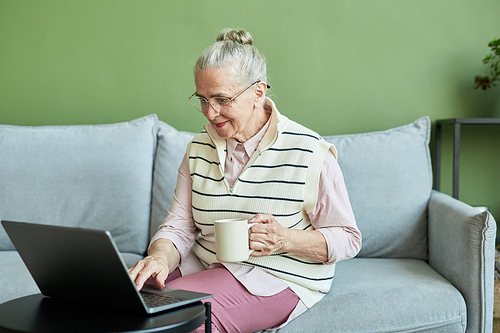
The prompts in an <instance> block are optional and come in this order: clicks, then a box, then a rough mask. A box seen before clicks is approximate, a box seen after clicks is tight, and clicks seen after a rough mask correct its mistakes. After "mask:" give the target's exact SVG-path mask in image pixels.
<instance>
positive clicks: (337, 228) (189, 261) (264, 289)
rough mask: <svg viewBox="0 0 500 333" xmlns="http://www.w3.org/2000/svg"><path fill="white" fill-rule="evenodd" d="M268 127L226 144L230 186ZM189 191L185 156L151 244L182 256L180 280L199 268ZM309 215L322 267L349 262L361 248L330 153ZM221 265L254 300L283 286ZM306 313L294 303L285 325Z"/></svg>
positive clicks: (255, 271)
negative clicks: (168, 246) (160, 243)
mask: <svg viewBox="0 0 500 333" xmlns="http://www.w3.org/2000/svg"><path fill="white" fill-rule="evenodd" d="M269 123H270V121H268V122H267V123H266V125H265V126H264V127H263V128H262V129H261V130H260V131H259V132H258V133H257V134H256V135H255V136H254V137H252V138H251V139H249V140H248V141H246V142H244V143H239V142H237V141H234V140H226V144H227V154H226V161H225V167H224V177H225V178H226V180H227V181H228V183H229V184H230V185H232V184H234V182H235V181H236V179H237V178H238V176H239V175H240V173H241V171H242V170H243V169H244V167H245V165H246V164H247V163H248V161H249V160H250V157H251V156H252V154H253V153H254V151H255V150H256V148H257V146H258V145H259V142H260V141H261V140H262V138H263V137H264V134H265V133H266V131H267V129H268V127H269ZM191 189H192V180H191V176H190V171H189V164H188V159H187V156H184V159H183V161H182V164H181V166H180V168H179V174H178V178H177V187H176V189H175V194H174V199H173V201H172V205H171V207H170V209H169V213H168V216H167V218H166V219H165V221H164V222H163V224H162V225H161V226H160V228H159V229H158V232H157V233H156V234H155V236H154V237H153V239H152V240H151V243H153V242H154V241H155V240H157V239H159V238H168V239H170V240H171V241H172V242H173V243H174V245H175V246H176V247H177V250H178V251H179V253H180V256H181V263H182V264H181V266H180V270H181V272H182V274H183V275H185V274H189V273H194V272H195V271H198V270H200V269H202V267H201V265H199V263H198V262H197V260H194V258H193V256H192V255H190V252H189V251H190V249H191V246H192V245H193V243H194V241H195V236H196V232H197V230H198V229H197V228H196V226H195V224H194V222H193V217H192V211H191ZM308 216H309V218H310V221H311V224H312V226H313V227H314V228H315V229H316V230H318V231H320V232H321V233H322V234H323V236H324V237H325V240H326V243H327V247H328V261H327V262H325V264H333V263H335V262H338V261H341V260H344V259H349V258H352V257H354V256H355V255H356V254H357V253H358V252H359V250H360V249H361V233H360V232H359V229H358V227H357V225H356V220H355V218H354V214H353V211H352V208H351V204H350V202H349V197H348V195H347V190H346V187H345V184H344V178H343V175H342V172H341V170H340V167H339V165H338V163H337V160H336V159H335V157H334V156H333V154H331V153H327V155H326V157H325V160H324V162H323V166H322V169H321V175H320V182H319V190H318V200H317V202H316V205H315V207H314V208H313V210H312V211H311V212H310V213H309V214H308ZM215 265H220V264H215ZM223 265H224V266H225V267H226V268H227V269H228V270H229V271H230V272H231V273H232V274H233V276H234V277H235V278H236V279H238V280H239V281H240V282H241V283H242V284H243V285H244V286H245V288H246V289H247V290H248V291H249V292H250V293H252V294H254V295H259V296H269V295H274V294H276V293H278V292H281V291H283V290H284V289H286V288H287V287H288V286H287V285H286V284H285V283H284V282H283V281H282V280H280V279H279V278H277V277H275V276H273V275H271V274H269V273H267V272H265V271H264V270H262V269H260V268H258V267H249V266H243V265H238V264H232V263H223ZM306 309H307V308H306V306H305V305H304V304H303V303H302V302H299V304H298V305H297V307H296V308H295V310H294V311H293V313H292V314H291V316H290V317H289V319H288V321H290V320H292V319H293V318H295V317H296V316H298V315H299V314H301V313H302V312H304V311H305V310H306ZM288 321H287V322H288Z"/></svg>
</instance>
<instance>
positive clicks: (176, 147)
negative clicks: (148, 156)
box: [150, 121, 195, 237]
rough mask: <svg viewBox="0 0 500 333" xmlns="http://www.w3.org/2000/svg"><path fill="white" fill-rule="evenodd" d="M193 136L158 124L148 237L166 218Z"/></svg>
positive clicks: (160, 122)
mask: <svg viewBox="0 0 500 333" xmlns="http://www.w3.org/2000/svg"><path fill="white" fill-rule="evenodd" d="M194 135H195V134H194V133H190V132H182V131H178V130H176V129H175V128H173V127H172V126H170V125H168V124H166V123H164V122H163V121H159V122H158V145H157V147H156V158H155V164H154V176H153V180H154V181H153V198H152V201H151V229H150V237H153V235H154V234H155V233H156V231H157V230H158V227H159V226H160V224H162V222H163V221H164V220H165V218H166V217H167V214H168V209H169V208H170V204H171V203H172V199H173V197H174V191H175V186H176V184H177V172H178V170H179V166H180V165H181V163H182V159H183V158H184V155H185V153H186V148H187V145H188V143H189V142H190V141H191V140H192V139H193V137H194Z"/></svg>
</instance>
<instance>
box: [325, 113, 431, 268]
mask: <svg viewBox="0 0 500 333" xmlns="http://www.w3.org/2000/svg"><path fill="white" fill-rule="evenodd" d="M324 138H325V140H327V141H328V142H331V143H333V144H335V146H336V147H337V150H338V156H339V158H338V161H339V164H340V167H341V168H342V172H343V174H344V179H345V183H346V186H347V190H348V193H349V198H350V200H351V204H352V208H353V210H354V215H355V217H356V221H357V224H358V227H359V229H360V231H361V233H362V235H363V246H362V248H361V251H360V253H359V255H358V256H359V257H398V258H417V259H426V258H427V252H428V251H427V249H428V243H427V203H428V201H429V198H430V194H431V189H432V166H431V159H430V153H429V139H430V119H429V118H428V117H424V118H420V119H418V120H416V121H414V122H413V123H411V124H408V125H405V126H401V127H396V128H392V129H389V130H387V131H381V132H372V133H362V134H350V135H338V136H327V137H324Z"/></svg>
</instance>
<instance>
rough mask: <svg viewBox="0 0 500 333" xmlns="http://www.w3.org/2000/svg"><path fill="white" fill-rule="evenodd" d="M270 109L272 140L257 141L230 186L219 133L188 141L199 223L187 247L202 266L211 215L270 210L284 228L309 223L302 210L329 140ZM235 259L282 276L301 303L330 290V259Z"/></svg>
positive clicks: (209, 255)
mask: <svg viewBox="0 0 500 333" xmlns="http://www.w3.org/2000/svg"><path fill="white" fill-rule="evenodd" d="M274 112H275V113H276V114H277V116H278V117H279V120H280V122H279V125H280V126H279V128H280V130H279V131H278V133H277V136H276V138H275V140H274V142H272V144H270V145H268V146H267V147H260V146H259V148H258V149H257V151H256V152H255V153H254V155H253V156H252V157H251V159H250V161H249V163H248V164H247V166H246V167H245V169H244V170H243V171H242V173H241V174H240V176H239V177H238V179H237V180H236V182H235V183H234V185H233V186H232V187H231V186H229V184H228V183H227V182H226V180H225V178H224V172H223V165H221V163H224V162H225V154H226V150H225V149H226V147H225V145H222V144H220V143H221V141H220V139H219V140H212V138H211V136H210V135H209V133H207V132H206V131H204V132H202V133H200V134H198V135H196V136H195V138H194V139H193V141H192V142H191V143H190V145H189V147H188V156H189V168H190V172H191V178H192V180H193V188H192V212H193V219H194V222H195V224H196V226H197V227H198V228H199V229H200V231H199V233H198V236H197V238H196V242H195V244H194V246H193V251H194V253H195V254H196V255H197V256H198V258H199V259H200V261H201V262H202V263H203V264H204V265H205V266H206V267H208V265H210V264H211V263H213V262H216V261H217V260H216V257H215V244H214V221H215V220H218V219H226V218H246V219H251V218H252V217H254V216H255V214H258V213H263V214H272V215H273V216H274V217H275V218H276V219H277V221H278V222H279V223H280V224H281V225H282V226H284V227H287V228H293V229H299V230H312V229H313V227H312V225H311V224H310V221H309V218H308V216H307V213H308V212H310V211H311V210H312V208H313V207H314V205H315V203H316V199H317V188H318V183H319V175H320V172H321V166H322V164H323V161H324V157H325V154H326V152H327V151H328V149H330V147H331V145H330V144H329V143H327V142H326V141H324V140H323V139H322V138H321V137H320V136H319V135H318V134H317V133H315V132H313V131H311V130H309V129H307V128H305V127H303V126H302V125H299V124H297V123H295V122H293V121H290V120H289V119H288V118H286V117H284V116H282V115H280V114H279V113H277V111H274ZM216 142H218V143H219V145H217V144H216ZM223 142H225V141H223ZM333 149H334V148H333ZM241 264H243V265H250V266H255V267H260V268H262V269H264V270H265V271H267V272H269V273H271V274H273V275H275V276H276V277H278V278H280V279H282V280H283V281H284V282H285V283H287V284H288V285H289V286H290V287H291V288H292V290H294V292H296V293H297V295H298V296H299V297H300V298H301V299H303V301H304V302H305V303H306V305H307V306H312V305H313V304H314V303H316V302H317V301H318V300H319V299H321V298H322V297H323V296H324V294H325V293H326V292H328V291H329V290H330V286H331V283H332V280H333V275H334V271H335V265H324V264H322V263H318V262H315V261H312V260H309V259H307V258H303V257H298V256H296V255H292V254H289V253H274V254H272V255H270V256H267V257H260V258H254V257H250V258H249V259H248V260H247V261H244V262H242V263H241ZM306 300H309V301H306Z"/></svg>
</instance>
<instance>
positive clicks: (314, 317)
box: [0, 115, 496, 333]
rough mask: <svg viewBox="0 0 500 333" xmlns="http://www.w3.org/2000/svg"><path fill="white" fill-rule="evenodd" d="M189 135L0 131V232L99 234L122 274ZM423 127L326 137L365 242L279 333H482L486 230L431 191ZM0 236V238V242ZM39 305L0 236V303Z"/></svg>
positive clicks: (140, 248)
mask: <svg viewBox="0 0 500 333" xmlns="http://www.w3.org/2000/svg"><path fill="white" fill-rule="evenodd" d="M193 135H194V134H193V133H187V132H180V131H177V130H176V129H174V128H172V127H171V126H169V125H167V124H166V123H164V122H161V121H158V119H157V117H156V116H155V115H150V116H146V117H143V118H140V119H137V120H134V121H131V122H128V123H118V124H109V125H95V126H89V125H86V126H42V127H21V126H9V125H0V157H1V160H0V161H1V162H0V219H4V220H17V221H27V222H37V223H46V224H54V225H67V226H78V227H87V228H97V229H107V230H109V231H110V232H111V233H112V235H113V236H114V238H115V240H116V243H117V245H118V247H119V249H120V251H121V252H122V253H123V256H124V258H125V261H126V262H127V263H128V264H129V265H130V264H133V263H135V262H136V261H137V260H138V259H140V258H141V257H142V256H143V255H144V253H145V251H146V247H147V244H148V240H149V239H150V237H151V236H152V234H153V233H154V232H155V230H156V228H157V227H158V225H159V224H160V223H161V222H162V221H163V219H164V218H165V216H166V213H167V209H168V207H169V205H170V202H171V200H172V196H173V190H174V187H175V183H176V174H177V168H178V166H179V165H180V162H181V159H182V156H183V154H184V149H185V147H186V145H187V143H188V142H189V140H190V139H191V138H192V137H193ZM429 137H430V120H429V118H427V117H424V118H421V119H418V120H416V121H415V122H413V123H411V124H408V125H404V126H401V127H397V128H393V129H389V130H387V131H381V132H372V133H364V134H353V135H341V136H328V137H325V139H326V140H327V141H330V142H332V143H334V144H335V145H336V146H337V149H338V151H339V163H340V165H341V167H342V169H343V172H344V177H345V181H346V185H347V188H348V191H349V195H350V199H351V203H352V206H353V209H354V213H355V215H356V219H357V222H358V226H359V228H360V230H361V232H362V234H363V247H362V249H361V252H360V253H359V255H358V256H357V257H356V258H354V259H351V260H346V261H343V262H340V263H338V264H337V268H336V275H335V280H334V283H333V286H332V289H331V290H330V292H329V293H328V294H327V295H326V296H325V298H324V299H323V300H322V301H321V302H319V303H318V304H317V305H315V306H314V307H313V308H312V309H310V310H309V311H308V312H307V313H305V314H303V315H302V316H300V317H299V318H297V319H295V320H294V321H292V322H291V323H290V324H289V325H287V326H286V327H285V328H283V329H281V330H279V331H280V332H301V333H302V332H417V331H418V332H424V331H425V332H427V331H433V332H464V331H468V332H491V330H492V320H493V319H492V314H493V276H494V274H493V270H494V244H495V235H496V224H495V221H494V219H493V217H492V216H491V215H490V214H489V213H488V212H482V213H481V212H479V211H477V210H476V209H474V208H472V207H470V206H468V205H466V204H464V203H462V202H460V201H457V200H455V199H453V198H451V197H450V196H448V195H445V194H442V193H440V192H436V191H433V190H432V171H431V160H430V154H429V147H428V145H429ZM0 229H1V228H0ZM37 292H39V290H38V288H37V286H36V285H35V283H34V282H33V280H32V278H31V276H30V274H29V273H28V271H27V270H26V268H25V266H24V264H23V262H22V261H21V259H20V257H19V256H18V254H17V252H16V251H15V249H14V247H13V245H12V244H11V242H10V241H9V239H8V237H7V235H6V233H5V231H4V230H3V229H1V230H0V303H2V302H6V301H8V300H11V299H13V298H17V297H21V296H25V295H29V294H33V293H37Z"/></svg>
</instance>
